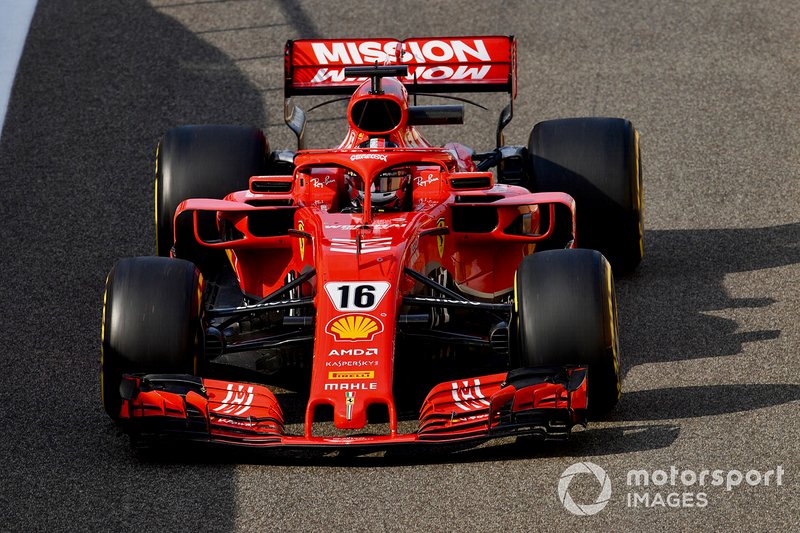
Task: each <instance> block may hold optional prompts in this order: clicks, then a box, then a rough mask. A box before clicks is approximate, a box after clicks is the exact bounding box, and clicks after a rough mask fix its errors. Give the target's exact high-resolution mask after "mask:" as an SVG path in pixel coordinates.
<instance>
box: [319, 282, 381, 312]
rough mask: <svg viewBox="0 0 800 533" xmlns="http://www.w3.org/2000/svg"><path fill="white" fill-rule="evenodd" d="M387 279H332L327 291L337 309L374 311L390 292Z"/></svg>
mask: <svg viewBox="0 0 800 533" xmlns="http://www.w3.org/2000/svg"><path fill="white" fill-rule="evenodd" d="M389 287H390V284H389V283H388V282H386V281H361V280H359V281H331V282H328V283H326V284H325V292H327V293H328V297H329V298H330V299H331V303H332V304H333V306H334V307H335V308H336V310H337V311H360V312H365V311H373V310H374V309H375V308H376V307H378V305H379V304H380V303H381V300H382V299H383V297H384V296H386V293H387V292H388V290H389Z"/></svg>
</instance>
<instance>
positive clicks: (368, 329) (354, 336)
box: [325, 313, 383, 341]
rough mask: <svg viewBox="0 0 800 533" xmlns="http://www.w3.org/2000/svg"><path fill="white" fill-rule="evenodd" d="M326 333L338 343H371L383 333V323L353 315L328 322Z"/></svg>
mask: <svg viewBox="0 0 800 533" xmlns="http://www.w3.org/2000/svg"><path fill="white" fill-rule="evenodd" d="M325 331H326V332H327V333H329V334H331V335H333V338H334V339H336V340H337V341H371V340H372V339H373V338H374V337H375V335H377V334H378V333H380V332H382V331H383V323H382V322H381V321H380V320H378V319H377V318H374V317H371V316H369V315H364V314H361V313H351V314H349V315H342V316H340V317H338V318H334V319H333V320H331V321H330V322H328V325H327V326H325Z"/></svg>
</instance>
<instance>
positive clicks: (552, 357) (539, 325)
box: [512, 250, 621, 416]
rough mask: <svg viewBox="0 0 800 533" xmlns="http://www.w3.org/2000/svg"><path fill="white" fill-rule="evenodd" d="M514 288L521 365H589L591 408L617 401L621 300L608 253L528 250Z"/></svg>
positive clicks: (596, 409)
mask: <svg viewBox="0 0 800 533" xmlns="http://www.w3.org/2000/svg"><path fill="white" fill-rule="evenodd" d="M514 292H515V316H514V317H513V318H512V324H513V325H514V326H515V330H516V333H515V337H516V341H517V342H516V347H517V353H518V357H519V363H520V364H521V366H523V367H539V366H565V365H581V366H587V367H588V369H589V373H588V396H589V410H590V412H591V413H592V415H595V416H596V415H600V414H602V413H604V412H606V411H608V410H610V409H611V408H612V407H614V405H616V403H617V401H619V398H620V390H621V389H620V373H619V340H618V333H617V305H616V297H615V295H614V281H613V277H612V274H611V267H610V265H609V263H608V261H607V260H606V259H605V257H603V256H602V255H601V254H600V253H599V252H597V251H595V250H551V251H547V252H541V253H535V254H533V255H530V256H527V257H526V258H524V259H523V260H522V262H521V263H520V266H519V269H518V270H517V276H516V280H515V284H514Z"/></svg>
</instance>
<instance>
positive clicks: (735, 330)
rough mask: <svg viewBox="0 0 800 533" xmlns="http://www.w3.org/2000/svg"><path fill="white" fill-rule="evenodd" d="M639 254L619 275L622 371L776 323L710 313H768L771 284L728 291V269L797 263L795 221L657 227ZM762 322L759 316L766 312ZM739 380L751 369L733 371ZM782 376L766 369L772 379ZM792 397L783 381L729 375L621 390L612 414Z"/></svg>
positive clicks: (720, 352)
mask: <svg viewBox="0 0 800 533" xmlns="http://www.w3.org/2000/svg"><path fill="white" fill-rule="evenodd" d="M646 243H647V244H646V254H645V260H644V262H643V263H642V265H641V267H640V269H639V270H638V271H637V272H636V274H635V275H633V276H631V277H628V278H623V279H621V280H619V281H618V282H617V292H618V300H619V308H620V329H621V351H622V357H623V374H627V372H629V371H630V369H631V368H633V367H635V366H637V365H641V364H645V363H655V364H661V363H669V362H675V361H682V360H690V359H701V358H709V359H710V361H709V364H708V369H709V370H708V371H709V372H714V369H715V368H717V367H716V366H715V365H718V364H721V363H719V362H716V361H715V360H714V359H713V358H715V357H719V356H731V355H736V354H739V353H741V352H742V351H743V345H744V343H748V342H765V343H768V342H770V341H773V340H775V339H777V338H778V337H780V335H781V331H780V330H779V329H773V328H770V329H761V330H757V331H744V332H742V331H739V324H738V323H737V322H736V321H735V320H732V319H728V318H724V317H721V316H716V315H715V314H712V313H714V312H720V311H724V310H731V309H739V308H749V309H751V310H752V312H754V313H758V312H759V310H760V309H764V311H765V312H766V311H767V310H768V308H769V307H770V306H772V305H775V304H777V303H778V301H777V300H776V299H775V289H774V288H772V289H771V293H769V294H767V293H766V291H767V290H770V289H768V288H767V287H763V288H762V287H760V286H759V285H757V284H754V285H749V286H747V287H745V288H744V290H745V291H746V293H747V294H748V295H752V297H750V298H734V297H731V296H730V295H729V292H728V290H727V289H726V287H725V277H726V275H729V274H736V273H744V272H751V271H758V270H763V269H769V268H776V267H782V266H787V265H793V264H797V263H800V245H799V244H798V243H800V224H798V223H794V224H786V225H780V226H772V227H763V228H742V229H712V230H659V231H649V232H647V233H646ZM763 322H765V323H767V322H768V320H764V321H763ZM737 378H738V379H739V383H741V382H742V381H744V382H750V381H752V380H753V377H752V376H747V375H741V376H737ZM780 379H781V376H770V381H780ZM798 399H800V387H798V386H795V385H790V384H780V383H775V384H768V385H764V384H751V383H747V384H730V385H709V386H699V387H677V388H667V389H657V390H640V391H636V392H629V393H625V392H624V385H623V400H622V402H621V405H620V406H619V407H618V408H617V410H616V412H615V414H614V419H616V420H624V421H633V420H667V419H678V418H688V417H696V416H713V415H718V414H725V413H732V412H741V411H748V410H752V409H759V408H763V407H769V406H773V405H779V404H783V403H787V402H791V401H795V400H798Z"/></svg>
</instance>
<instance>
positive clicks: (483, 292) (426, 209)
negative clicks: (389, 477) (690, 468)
mask: <svg viewBox="0 0 800 533" xmlns="http://www.w3.org/2000/svg"><path fill="white" fill-rule="evenodd" d="M458 92H471V93H480V92H499V93H507V94H508V97H509V101H508V105H507V106H506V107H505V108H504V109H503V110H502V112H501V113H500V118H499V121H498V124H497V127H496V138H497V148H496V149H494V150H492V151H489V152H485V153H476V152H474V151H473V150H471V149H470V148H468V147H466V146H464V145H461V144H458V143H449V144H445V145H444V146H433V145H431V144H430V143H429V142H428V141H426V139H425V137H423V134H422V132H421V130H420V127H422V126H427V125H444V124H460V123H462V120H463V116H464V107H463V103H465V102H470V101H469V100H466V99H464V98H460V97H453V96H447V95H443V94H442V93H458ZM325 94H328V95H338V98H337V99H336V100H341V101H347V123H348V124H347V125H348V129H347V134H346V136H345V137H344V139H343V140H342V141H341V143H340V144H339V145H338V146H336V147H335V148H330V149H314V150H312V149H306V148H305V122H306V121H305V112H304V111H303V110H302V109H301V108H300V107H298V106H297V105H295V103H294V101H293V99H292V97H295V96H299V95H325ZM285 95H286V105H285V109H286V112H285V115H286V116H285V118H286V122H287V124H288V125H289V127H290V128H291V129H292V130H293V131H294V132H295V134H296V136H297V140H298V149H297V150H296V151H287V150H283V151H274V152H271V151H270V150H269V145H268V143H267V140H266V138H265V136H264V134H263V132H262V131H261V130H260V129H257V128H251V127H241V126H216V125H214V126H212V125H206V126H182V127H177V128H174V129H171V130H169V131H168V132H167V133H166V135H165V136H164V138H163V139H162V141H161V143H160V144H159V147H158V150H157V157H156V159H157V161H156V180H155V211H156V213H155V214H156V233H157V236H156V239H157V256H154V257H138V258H128V259H122V260H120V261H119V262H117V264H116V265H115V266H114V267H113V269H112V270H111V272H110V274H109V276H108V280H107V283H106V292H105V300H104V307H103V333H102V358H101V385H102V398H103V405H104V407H105V410H106V411H107V413H108V415H109V416H110V417H111V418H112V419H113V420H114V421H115V422H116V423H117V424H119V426H120V427H121V428H122V429H123V430H124V431H126V432H128V433H129V434H130V435H131V436H132V437H133V438H134V439H135V441H136V442H137V443H153V442H159V441H160V440H161V439H170V440H173V441H174V440H175V439H188V440H192V441H202V442H212V443H226V444H232V445H241V446H251V447H264V448H269V447H302V448H307V447H321V448H325V447H328V448H344V447H349V448H352V449H355V448H358V449H385V448H389V447H391V446H395V445H418V444H421V443H425V444H439V443H448V444H453V443H456V444H467V445H468V444H471V443H480V442H482V441H485V440H487V439H491V438H495V437H508V436H527V435H533V436H539V437H543V438H565V437H567V436H568V435H569V434H570V431H571V429H572V428H573V426H575V425H577V424H580V425H585V424H586V421H587V417H588V416H590V415H591V414H601V413H603V412H606V411H608V410H609V409H611V408H612V407H613V406H614V405H615V404H616V403H617V401H618V399H619V397H620V372H619V342H618V334H617V327H618V326H617V308H616V300H615V295H614V282H613V276H612V267H613V269H614V271H615V272H616V273H625V272H630V271H631V270H633V269H634V268H635V267H636V266H637V264H638V263H639V262H640V260H641V258H642V234H643V226H642V190H641V170H640V164H639V143H638V135H637V132H636V130H635V129H634V128H633V127H632V125H631V123H630V122H628V121H627V120H623V119H615V118H571V119H558V120H547V121H544V122H540V123H538V124H536V125H535V126H534V127H533V129H532V131H531V134H530V139H529V143H528V145H527V146H505V145H503V128H504V127H505V126H506V125H507V124H508V123H509V121H510V120H511V117H512V114H513V102H514V98H515V97H516V42H515V40H514V38H513V37H503V36H483V37H453V38H435V39H434V38H419V39H408V40H405V41H398V40H392V39H350V40H295V41H289V42H288V43H287V45H286V50H285ZM421 95H424V97H425V98H431V97H435V98H450V99H451V101H452V100H455V101H456V102H458V103H457V104H456V105H452V104H450V105H416V101H417V98H418V97H420V96H421ZM336 100H334V101H336ZM225 368H229V369H231V370H234V369H238V371H237V372H232V373H227V374H226V373H225V371H224V369H225ZM220 369H222V370H220ZM287 383H288V385H287ZM277 387H282V388H277ZM420 388H423V391H422V393H421V394H418V395H415V394H416V392H418V391H419V390H420ZM286 390H293V391H295V392H293V393H291V394H289V393H285V392H284V393H281V391H286ZM415 391H416V392H415ZM426 392H427V394H425V393H426ZM290 399H292V400H293V401H294V404H295V408H293V409H289V410H287V409H286V406H285V405H284V404H285V403H286V402H288V401H289V400H290ZM298 399H299V408H298V407H297V404H298V401H297V400H298ZM409 405H411V407H409ZM409 413H411V414H409ZM409 420H410V422H409ZM406 427H407V428H408V429H404V428H406ZM293 428H294V429H293Z"/></svg>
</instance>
